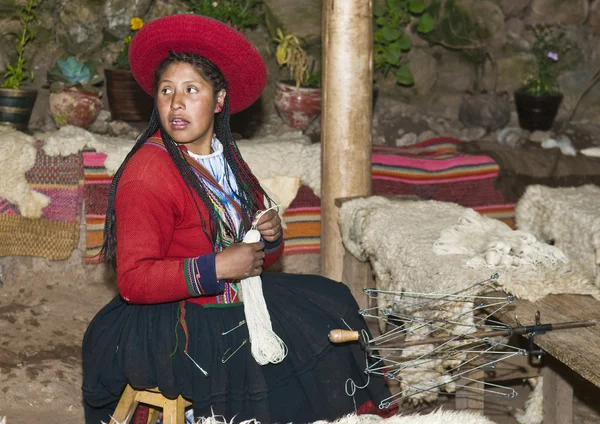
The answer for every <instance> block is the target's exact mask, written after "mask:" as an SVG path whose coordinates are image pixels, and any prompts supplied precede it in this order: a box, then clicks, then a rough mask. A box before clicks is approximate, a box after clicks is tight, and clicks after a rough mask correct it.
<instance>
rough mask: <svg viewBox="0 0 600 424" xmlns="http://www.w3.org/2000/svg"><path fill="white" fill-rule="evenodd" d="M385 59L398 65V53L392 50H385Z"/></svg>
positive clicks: (391, 63)
mask: <svg viewBox="0 0 600 424" xmlns="http://www.w3.org/2000/svg"><path fill="white" fill-rule="evenodd" d="M383 57H384V59H385V61H386V62H387V63H389V64H390V65H393V66H398V65H400V54H398V53H396V52H394V51H393V50H387V51H386V52H385V54H384V55H383Z"/></svg>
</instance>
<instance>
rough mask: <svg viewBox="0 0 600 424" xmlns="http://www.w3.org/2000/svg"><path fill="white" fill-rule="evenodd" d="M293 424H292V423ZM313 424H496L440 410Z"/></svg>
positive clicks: (215, 423)
mask: <svg viewBox="0 0 600 424" xmlns="http://www.w3.org/2000/svg"><path fill="white" fill-rule="evenodd" d="M196 424H260V422H259V421H256V420H246V421H240V422H238V423H236V422H235V421H234V420H231V422H230V423H228V422H227V421H226V420H224V419H223V418H221V417H218V416H214V417H209V418H202V419H200V420H198V421H197V423H196ZM290 424H292V423H290ZM313 424H494V421H492V420H490V419H489V418H487V417H486V416H484V415H480V414H477V413H475V412H470V411H444V410H441V409H438V410H436V411H433V412H431V413H429V414H423V415H421V414H411V415H394V416H392V417H389V418H382V417H380V416H378V415H356V414H350V415H346V416H345V417H342V418H340V419H338V420H335V421H315V422H314V423H313Z"/></svg>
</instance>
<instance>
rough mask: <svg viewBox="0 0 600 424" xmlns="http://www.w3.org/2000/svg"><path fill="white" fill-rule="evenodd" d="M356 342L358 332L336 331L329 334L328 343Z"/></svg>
mask: <svg viewBox="0 0 600 424" xmlns="http://www.w3.org/2000/svg"><path fill="white" fill-rule="evenodd" d="M356 340H358V331H351V330H339V329H338V330H331V331H330V332H329V341H331V342H332V343H345V342H354V341H356Z"/></svg>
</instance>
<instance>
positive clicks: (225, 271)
mask: <svg viewBox="0 0 600 424" xmlns="http://www.w3.org/2000/svg"><path fill="white" fill-rule="evenodd" d="M264 248H265V244H264V243H263V242H260V241H259V242H256V243H236V244H232V245H231V246H229V247H227V248H225V249H223V250H222V251H221V252H219V253H217V254H216V255H215V270H216V272H217V280H243V279H244V278H248V277H256V276H258V275H260V274H261V272H262V265H263V263H264V259H265V252H264Z"/></svg>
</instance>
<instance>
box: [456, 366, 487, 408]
mask: <svg viewBox="0 0 600 424" xmlns="http://www.w3.org/2000/svg"><path fill="white" fill-rule="evenodd" d="M484 378H485V371H484V370H482V369H479V370H476V371H474V372H472V373H470V374H469V375H468V376H467V378H460V379H458V380H457V381H456V397H455V407H456V409H469V410H471V411H479V412H481V413H482V414H483V406H484V405H483V402H484V397H483V394H484V392H483V386H484V385H483V380H484Z"/></svg>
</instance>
